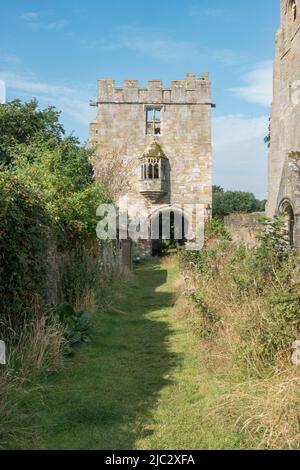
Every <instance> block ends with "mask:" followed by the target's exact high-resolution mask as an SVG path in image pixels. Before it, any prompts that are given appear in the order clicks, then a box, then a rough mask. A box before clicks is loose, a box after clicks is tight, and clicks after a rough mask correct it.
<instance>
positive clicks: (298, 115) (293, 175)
mask: <svg viewBox="0 0 300 470" xmlns="http://www.w3.org/2000/svg"><path fill="white" fill-rule="evenodd" d="M299 151H300V0H281V25H280V29H279V31H278V33H277V36H276V58H275V63H274V96H273V104H272V115H271V148H270V155H269V196H268V205H267V214H268V216H270V217H272V216H274V214H275V213H276V212H278V211H280V212H286V214H287V217H288V222H289V228H290V236H291V242H292V244H294V245H296V246H298V247H300V171H299V170H300V166H299V165H300V159H299V158H297V155H300V154H298V153H297V152H299Z"/></svg>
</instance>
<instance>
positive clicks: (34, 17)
mask: <svg viewBox="0 0 300 470" xmlns="http://www.w3.org/2000/svg"><path fill="white" fill-rule="evenodd" d="M48 16H49V15H48V14H43V13H40V12H39V13H38V12H33V11H28V12H25V13H22V15H21V19H22V20H23V22H24V24H25V26H26V27H28V28H30V29H36V30H60V29H63V28H65V27H66V26H68V24H69V21H68V20H65V19H56V20H53V21H52V20H51V21H50V20H49V17H48ZM50 16H51V15H50Z"/></svg>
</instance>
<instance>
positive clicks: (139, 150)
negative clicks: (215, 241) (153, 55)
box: [90, 74, 212, 206]
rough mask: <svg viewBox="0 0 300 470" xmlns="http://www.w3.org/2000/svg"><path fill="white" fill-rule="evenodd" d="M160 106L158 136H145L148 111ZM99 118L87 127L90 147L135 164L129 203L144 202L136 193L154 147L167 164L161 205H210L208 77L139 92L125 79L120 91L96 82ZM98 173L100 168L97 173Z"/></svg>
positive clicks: (152, 86)
mask: <svg viewBox="0 0 300 470" xmlns="http://www.w3.org/2000/svg"><path fill="white" fill-rule="evenodd" d="M151 105H155V106H160V107H161V135H159V136H152V135H147V133H146V110H147V107H148V106H151ZM97 106H98V115H97V117H96V119H95V120H94V121H93V122H92V123H91V125H90V143H91V144H92V145H93V146H95V147H96V148H97V152H98V154H99V155H107V158H111V157H112V156H113V155H115V154H116V153H121V154H122V158H124V160H130V161H132V162H133V170H132V175H131V181H130V187H131V189H130V191H127V194H126V195H127V196H129V201H130V202H132V203H138V202H141V203H146V205H148V206H149V205H150V206H151V205H153V206H155V203H153V202H149V201H146V200H145V198H144V197H143V195H141V193H140V183H141V165H140V158H141V157H142V155H143V154H144V153H145V152H146V151H147V149H148V148H149V147H150V146H151V144H152V145H153V142H158V143H159V145H160V147H161V149H162V151H163V153H164V154H165V156H166V157H167V159H168V161H169V164H170V181H169V185H168V193H167V194H165V195H164V197H163V198H162V199H161V200H160V201H159V204H170V203H171V204H195V203H197V204H204V205H206V206H207V205H208V204H211V199H212V179H211V171H212V148H211V83H210V81H209V80H208V77H207V75H203V76H202V77H201V78H200V79H196V78H195V76H194V75H193V74H188V76H187V78H186V79H185V80H178V81H172V82H171V85H170V88H164V87H163V84H162V82H161V81H160V80H150V81H148V85H147V88H145V89H144V88H140V87H139V83H138V81H136V80H126V81H125V83H124V87H123V88H118V87H116V86H115V82H114V81H113V80H100V81H99V96H98V102H97ZM99 171H101V168H100V169H99Z"/></svg>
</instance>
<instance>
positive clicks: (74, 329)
mask: <svg viewBox="0 0 300 470" xmlns="http://www.w3.org/2000/svg"><path fill="white" fill-rule="evenodd" d="M54 318H55V319H57V320H58V321H59V322H60V323H61V324H62V325H63V326H64V331H65V338H66V340H67V342H68V344H67V347H66V352H67V353H72V352H73V348H74V347H75V346H78V345H79V344H80V343H82V342H87V341H88V340H89V338H90V336H91V335H92V333H93V329H92V325H91V315H90V314H89V313H87V312H85V311H82V310H81V311H75V310H74V308H73V307H72V305H70V304H68V303H64V304H61V305H59V306H58V307H57V308H56V310H55V313H54Z"/></svg>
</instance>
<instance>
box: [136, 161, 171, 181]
mask: <svg viewBox="0 0 300 470" xmlns="http://www.w3.org/2000/svg"><path fill="white" fill-rule="evenodd" d="M141 176H142V181H146V180H156V181H157V180H163V181H165V179H166V175H165V163H164V161H163V159H161V158H154V157H148V158H147V159H145V161H144V162H143V163H142V165H141Z"/></svg>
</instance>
